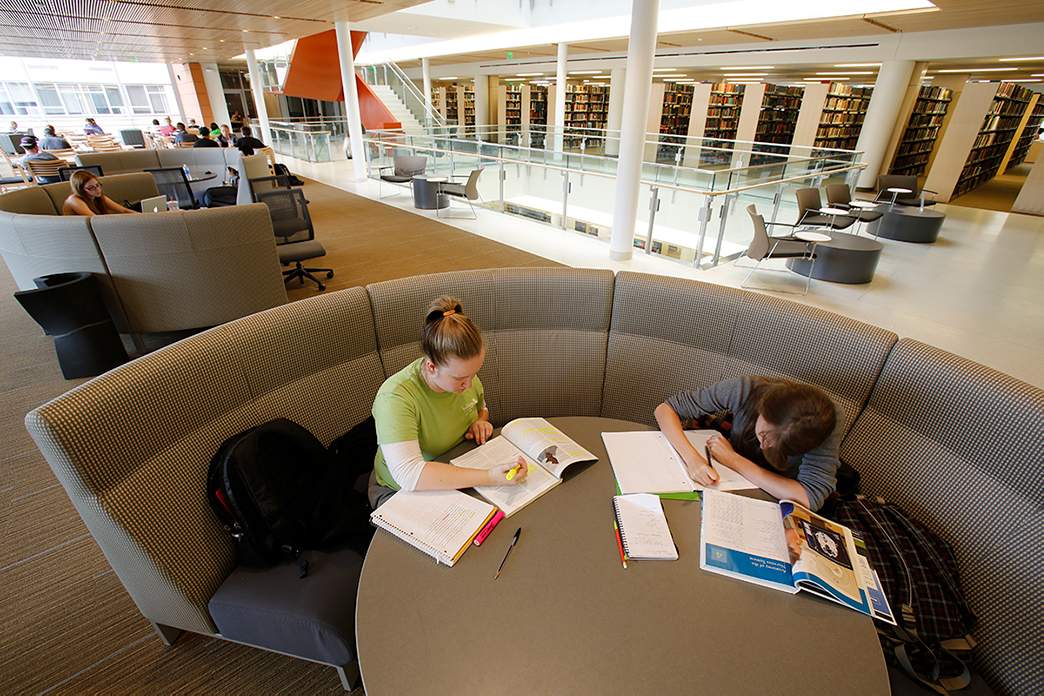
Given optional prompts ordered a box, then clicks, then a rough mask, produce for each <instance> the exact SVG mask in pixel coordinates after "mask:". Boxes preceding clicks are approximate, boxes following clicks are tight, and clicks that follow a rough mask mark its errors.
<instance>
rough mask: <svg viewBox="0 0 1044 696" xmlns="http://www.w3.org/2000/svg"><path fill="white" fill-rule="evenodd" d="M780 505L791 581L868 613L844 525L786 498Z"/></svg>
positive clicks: (854, 554) (853, 550) (849, 539)
mask: <svg viewBox="0 0 1044 696" xmlns="http://www.w3.org/2000/svg"><path fill="white" fill-rule="evenodd" d="M780 508H781V510H782V511H783V516H784V526H785V527H786V535H787V539H788V548H789V549H790V553H791V558H792V559H793V566H794V580H795V582H797V583H798V584H799V586H801V587H802V588H803V589H806V588H807V589H811V590H813V591H816V594H820V595H823V596H826V597H828V598H829V599H833V600H834V601H836V602H839V603H841V604H844V605H846V606H849V607H851V608H853V609H857V610H859V611H862V612H863V613H866V614H869V613H870V605H869V602H868V601H867V597H866V592H865V589H864V587H865V586H864V585H863V582H862V578H861V577H860V575H861V573H862V571H861V570H859V571H858V572H857V569H858V566H857V563H858V561H857V556H858V554H857V552H856V548H855V543H854V541H853V539H852V534H851V532H850V531H849V530H848V528H847V527H845V526H843V525H840V524H837V523H836V522H832V521H830V520H828V519H826V518H825V517H820V516H819V515H817V514H815V513H814V512H812V511H810V510H808V509H806V508H804V507H803V506H801V505H798V504H797V503H794V502H791V501H789V500H784V501H781V502H780Z"/></svg>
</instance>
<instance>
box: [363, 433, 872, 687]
mask: <svg viewBox="0 0 1044 696" xmlns="http://www.w3.org/2000/svg"><path fill="white" fill-rule="evenodd" d="M550 420H551V422H552V423H554V424H555V425H557V426H558V427H559V428H561V429H562V430H563V431H564V432H565V433H566V434H568V435H570V436H571V437H572V438H573V439H575V440H576V441H577V442H579V443H580V444H581V445H583V446H584V447H586V448H587V449H588V450H590V451H591V452H593V453H594V454H596V455H597V456H598V458H599V459H598V461H597V462H594V463H593V464H592V463H586V464H574V465H573V466H571V467H569V468H568V469H567V470H566V472H565V481H564V482H563V483H562V484H561V485H559V486H558V487H557V488H554V489H553V490H551V491H549V492H548V493H546V494H545V495H544V496H543V497H542V498H539V499H538V500H536V501H534V502H533V503H530V504H529V505H528V506H527V507H526V508H524V509H523V510H520V511H519V512H518V513H516V514H515V515H513V516H512V517H510V518H508V519H505V520H503V521H501V523H500V524H499V526H497V528H496V529H495V530H493V533H492V534H490V535H489V537H488V538H487V539H486V541H485V542H484V543H483V544H482V546H480V547H475V546H471V547H470V548H469V549H468V550H467V551H466V552H465V553H464V555H463V556H462V557H461V558H460V560H459V561H457V563H456V565H454V566H453V567H452V568H449V567H446V566H444V565H436V564H435V563H434V562H433V561H432V560H431V559H430V558H429V557H428V556H426V555H425V554H423V553H421V552H420V551H417V550H416V549H414V548H412V547H410V546H408V545H406V544H404V543H403V542H401V541H399V540H397V539H395V538H394V537H392V536H391V535H389V534H386V533H384V532H382V531H380V530H378V532H377V534H376V535H375V536H374V539H373V543H372V544H371V545H370V549H369V551H368V553H367V555H366V562H365V564H364V565H363V571H362V577H361V578H360V581H359V594H358V606H357V609H356V643H357V647H358V654H359V666H360V670H361V673H362V678H363V685H364V687H365V689H366V693H367V694H368V695H369V696H384V695H387V694H394V695H397V696H398V695H401V694H421V693H423V694H454V695H457V694H496V693H517V694H566V693H569V694H581V693H583V694H612V693H628V694H634V693H649V694H668V693H685V694H780V693H787V692H789V693H801V694H810V695H811V694H831V695H833V694H854V693H858V694H888V693H889V687H888V675H887V672H886V669H885V663H884V658H883V657H882V655H881V648H880V644H879V643H878V639H877V634H876V633H875V631H874V626H873V623H872V621H871V620H870V619H869V618H868V617H866V616H864V615H862V614H859V613H857V612H855V611H852V610H850V609H846V608H844V607H841V606H839V605H837V604H834V603H833V602H829V601H827V600H823V599H819V598H816V597H812V596H810V595H808V594H807V593H799V594H797V595H788V594H786V593H783V592H779V591H776V590H772V589H768V588H764V587H760V586H757V585H753V584H750V583H746V582H742V581H739V580H733V579H731V578H726V577H723V576H721V575H717V574H714V573H710V572H706V571H702V570H700V564H699V527H700V503H699V502H690V501H674V500H667V501H664V510H665V512H666V514H667V520H668V523H669V524H670V527H671V533H672V534H673V536H674V541H675V544H676V545H677V546H678V552H679V560H677V561H634V562H631V563H628V566H627V568H626V569H624V568H623V567H621V564H620V554H619V551H618V550H617V545H616V537H615V533H614V531H613V507H612V496H613V494H614V493H615V488H616V486H615V480H614V478H613V472H612V467H611V466H610V464H609V458H608V456H607V455H606V452H605V447H604V446H603V444H602V438H601V433H602V432H603V431H626V430H648V429H649V428H648V427H646V426H644V425H638V424H635V423H628V422H626V421H619V420H611V419H602V418H552V419H550ZM470 447H471V445H470V443H468V444H465V445H462V446H461V447H459V448H457V450H454V452H453V453H452V455H453V456H456V455H457V454H459V453H460V452H463V451H464V450H466V449H469V448H470ZM761 495H762V496H764V494H761ZM519 527H521V528H522V536H521V538H520V539H519V542H518V545H517V546H515V549H514V550H513V551H512V552H511V557H510V558H509V559H508V561H507V564H506V565H505V566H504V571H503V572H502V573H501V575H500V578H499V579H498V580H496V581H494V580H493V576H494V574H495V573H496V570H497V566H498V565H499V564H500V562H501V560H502V559H503V557H504V552H505V551H506V550H507V548H508V545H509V544H510V542H511V537H512V535H513V534H514V533H515V530H516V529H518V528H519Z"/></svg>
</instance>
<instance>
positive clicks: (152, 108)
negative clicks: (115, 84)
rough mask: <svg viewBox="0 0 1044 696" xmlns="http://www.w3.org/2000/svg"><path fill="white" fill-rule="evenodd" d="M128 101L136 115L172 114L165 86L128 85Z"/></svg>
mask: <svg viewBox="0 0 1044 696" xmlns="http://www.w3.org/2000/svg"><path fill="white" fill-rule="evenodd" d="M127 99H129V100H130V107H131V110H132V111H133V112H134V113H136V114H167V113H170V110H169V108H168V107H167V89H166V87H165V86H164V85H127Z"/></svg>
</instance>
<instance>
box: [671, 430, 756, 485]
mask: <svg viewBox="0 0 1044 696" xmlns="http://www.w3.org/2000/svg"><path fill="white" fill-rule="evenodd" d="M714 432H715V431H713V430H686V431H685V437H686V439H687V440H688V441H689V442H691V443H692V446H693V447H695V448H696V451H697V452H699V453H700V454H702V455H703V456H704V457H706V456H707V455H706V454H705V453H704V450H705V449H706V448H707V439H708V438H710V436H711V435H713V434H714ZM672 449H673V448H672ZM674 456H676V457H678V461H679V462H680V461H681V456H680V455H679V454H678V453H677V452H675V453H674ZM711 466H713V467H714V471H716V472H717V473H718V482H717V483H716V484H714V485H713V486H710V488H714V489H716V490H719V491H740V490H745V489H751V488H757V486H755V485H754V484H753V483H751V482H750V481H748V480H747V479H746V478H744V477H743V476H741V475H740V474H738V473H737V472H735V471H733V470H732V469H730V468H729V467H727V466H725V465H724V464H722V463H720V462H719V461H717V460H716V459H714V457H711ZM692 485H693V487H694V488H695V489H696V490H698V491H702V490H703V489H704V488H707V486H704V485H703V484H702V483H697V482H696V481H693V482H692Z"/></svg>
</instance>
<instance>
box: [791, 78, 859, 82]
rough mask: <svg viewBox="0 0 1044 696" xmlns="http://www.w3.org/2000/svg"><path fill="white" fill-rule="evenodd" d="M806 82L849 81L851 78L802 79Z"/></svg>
mask: <svg viewBox="0 0 1044 696" xmlns="http://www.w3.org/2000/svg"><path fill="white" fill-rule="evenodd" d="M802 79H804V80H807V81H808V82H832V81H838V80H851V79H852V78H851V77H805V78H802Z"/></svg>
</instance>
